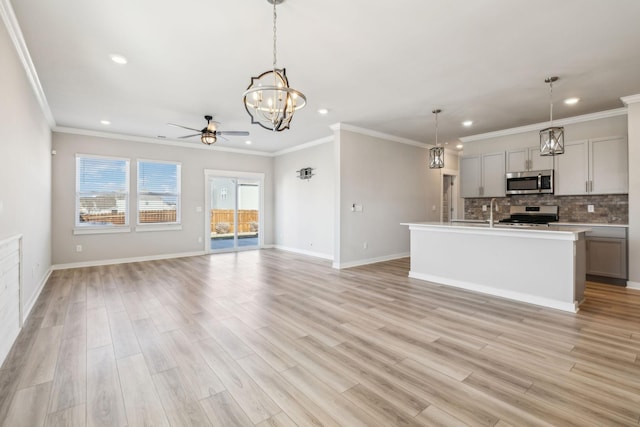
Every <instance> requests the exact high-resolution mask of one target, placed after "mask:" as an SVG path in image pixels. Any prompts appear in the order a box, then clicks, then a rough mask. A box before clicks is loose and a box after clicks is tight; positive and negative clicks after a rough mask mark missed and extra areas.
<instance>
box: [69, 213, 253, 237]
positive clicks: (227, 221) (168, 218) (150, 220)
mask: <svg viewBox="0 0 640 427" xmlns="http://www.w3.org/2000/svg"><path fill="white" fill-rule="evenodd" d="M124 220H125V216H124V212H115V213H99V214H81V215H80V223H100V224H114V225H124V223H125V221H124ZM175 221H176V211H170V210H155V211H142V212H140V218H139V223H140V224H154V223H163V222H175ZM234 231H235V230H234V229H233V209H211V234H228V233H233V232H234ZM257 232H258V211H257V210H238V233H257Z"/></svg>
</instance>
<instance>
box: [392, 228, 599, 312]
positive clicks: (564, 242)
mask: <svg viewBox="0 0 640 427" xmlns="http://www.w3.org/2000/svg"><path fill="white" fill-rule="evenodd" d="M402 225H407V226H408V227H409V230H410V232H411V271H410V272H409V277H412V278H415V279H420V280H426V281H429V282H434V283H439V284H443V285H448V286H454V287H458V288H463V289H468V290H472V291H476V292H481V293H485V294H490V295H494V296H498V297H503V298H508V299H512V300H517V301H522V302H526V303H530V304H536V305H540V306H544V307H551V308H555V309H559V310H563V311H569V312H576V311H578V306H579V305H580V303H581V302H582V301H583V300H584V284H585V275H586V254H585V237H584V236H585V232H587V231H589V228H587V227H584V228H576V227H563V226H549V227H514V226H500V225H497V226H494V227H489V224H487V223H439V222H417V223H403V224H402Z"/></svg>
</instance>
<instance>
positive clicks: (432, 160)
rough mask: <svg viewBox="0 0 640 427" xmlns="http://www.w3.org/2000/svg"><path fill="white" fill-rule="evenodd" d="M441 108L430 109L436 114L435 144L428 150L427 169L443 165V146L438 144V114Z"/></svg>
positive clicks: (438, 167)
mask: <svg viewBox="0 0 640 427" xmlns="http://www.w3.org/2000/svg"><path fill="white" fill-rule="evenodd" d="M441 112H442V110H440V109H435V110H433V111H432V113H433V114H435V116H436V145H435V146H434V147H432V148H431V149H430V150H429V169H441V168H443V167H444V147H441V146H440V145H438V114H440V113H441Z"/></svg>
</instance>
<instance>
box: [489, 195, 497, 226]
mask: <svg viewBox="0 0 640 427" xmlns="http://www.w3.org/2000/svg"><path fill="white" fill-rule="evenodd" d="M495 201H496V199H495V197H494V198H493V199H491V204H490V205H489V210H490V211H491V212H489V228H493V203H494V202H495Z"/></svg>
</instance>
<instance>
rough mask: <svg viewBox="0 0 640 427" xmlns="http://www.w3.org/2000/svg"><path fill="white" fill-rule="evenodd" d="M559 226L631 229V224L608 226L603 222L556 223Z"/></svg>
mask: <svg viewBox="0 0 640 427" xmlns="http://www.w3.org/2000/svg"><path fill="white" fill-rule="evenodd" d="M554 224H557V225H566V226H569V227H623V228H629V224H607V223H601V222H556V223H554Z"/></svg>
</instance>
